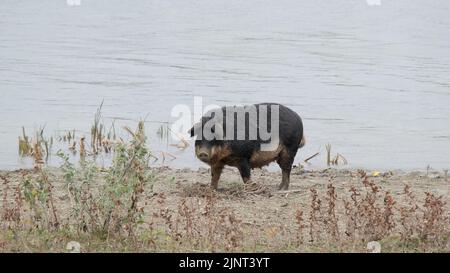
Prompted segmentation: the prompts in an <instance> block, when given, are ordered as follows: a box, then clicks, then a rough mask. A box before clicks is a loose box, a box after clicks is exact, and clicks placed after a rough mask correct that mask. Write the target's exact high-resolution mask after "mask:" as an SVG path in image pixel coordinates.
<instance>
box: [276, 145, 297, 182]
mask: <svg viewBox="0 0 450 273" xmlns="http://www.w3.org/2000/svg"><path fill="white" fill-rule="evenodd" d="M294 158H295V153H292V152H290V151H289V150H288V149H286V148H284V149H282V150H281V152H280V155H279V157H278V160H277V163H278V165H279V166H280V168H281V172H282V178H281V184H280V186H278V189H279V190H287V189H289V182H290V176H291V170H292V164H293V163H294Z"/></svg>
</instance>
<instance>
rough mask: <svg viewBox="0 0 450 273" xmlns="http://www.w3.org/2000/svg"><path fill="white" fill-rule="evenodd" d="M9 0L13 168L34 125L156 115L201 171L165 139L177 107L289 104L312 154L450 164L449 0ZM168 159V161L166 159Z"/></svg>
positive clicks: (160, 143) (4, 109) (7, 136)
mask: <svg viewBox="0 0 450 273" xmlns="http://www.w3.org/2000/svg"><path fill="white" fill-rule="evenodd" d="M76 2H77V1H74V0H71V1H66V0H40V1H35V0H22V1H17V0H2V2H1V4H0V139H1V144H0V169H14V168H19V167H26V166H29V164H30V162H29V160H22V159H20V158H19V156H18V144H17V142H18V141H17V139H18V136H19V135H20V134H21V127H22V126H25V128H26V129H27V130H28V132H29V133H30V134H32V132H33V131H34V130H35V129H37V128H39V127H40V126H43V125H45V126H46V127H45V128H46V129H45V130H46V132H47V133H48V134H49V135H54V136H57V135H58V134H59V133H60V132H64V131H65V130H72V129H77V130H80V132H79V134H83V132H84V133H86V134H88V132H89V128H90V126H91V124H92V120H93V116H94V113H95V111H96V108H97V107H98V106H99V104H100V103H101V101H102V100H104V106H103V116H104V123H105V124H108V123H110V122H112V120H116V121H115V122H116V127H117V128H119V127H120V126H122V125H124V124H136V122H137V121H138V120H139V119H140V118H144V117H146V120H147V121H148V122H147V127H146V128H147V131H148V132H147V133H148V135H149V136H150V147H151V148H152V149H153V150H154V151H155V153H159V151H167V152H170V153H172V154H174V155H175V156H177V159H175V160H173V161H171V162H168V161H166V162H165V164H169V165H171V166H175V167H191V168H196V167H199V166H201V163H200V162H199V161H198V160H196V159H195V158H194V155H193V152H192V147H190V148H188V149H187V150H185V151H178V150H177V148H175V147H172V146H170V145H169V144H170V143H175V142H176V141H174V140H171V139H170V140H169V141H167V140H165V139H162V140H161V139H159V138H158V136H156V134H155V131H156V129H157V128H158V127H159V126H161V122H173V121H175V120H176V118H174V117H171V109H172V108H173V107H174V106H175V105H178V104H185V105H188V106H190V107H193V104H194V96H198V97H201V98H202V99H203V103H204V104H218V105H231V104H248V103H256V102H279V103H283V104H286V105H287V106H289V107H291V108H292V109H293V110H295V111H296V112H298V113H299V114H300V115H301V116H302V118H303V121H304V127H305V134H306V136H307V141H308V142H307V145H306V146H305V148H304V149H302V150H301V152H300V153H299V155H298V156H297V158H296V162H301V161H302V160H303V159H305V158H306V157H308V156H310V155H312V154H314V153H315V152H320V153H321V154H320V155H319V156H318V157H316V158H314V159H313V160H311V163H312V164H313V166H322V165H323V164H324V163H325V159H324V158H325V145H326V144H327V143H330V144H331V145H332V149H333V150H332V152H333V153H336V152H338V153H340V154H342V155H344V156H345V157H346V159H347V160H348V162H349V166H351V167H366V168H380V169H388V168H404V169H424V168H426V167H427V166H428V165H430V166H431V167H433V168H436V169H440V168H449V167H450V153H449V151H450V127H449V124H450V16H449V15H450V2H449V1H446V0H442V1H439V0H433V1H415V0H389V1H387V0H381V2H380V3H381V4H380V5H369V4H368V2H374V3H376V2H377V1H374V0H371V1H366V0H348V1H331V0H328V1H325V0H307V1H299V0H290V1H287V0H280V1H266V0H260V1H258V0H246V1H240V0H227V1H218V0H192V1H175V0H174V1H170V0H160V1H153V0H146V1H144V0H133V1H121V0H81V1H80V5H69V4H68V3H71V4H73V3H76ZM156 164H161V161H159V162H157V163H156Z"/></svg>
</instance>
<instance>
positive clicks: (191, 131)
mask: <svg viewBox="0 0 450 273" xmlns="http://www.w3.org/2000/svg"><path fill="white" fill-rule="evenodd" d="M194 131H195V130H194V126H192V128H191V129H189V131H188V134H189V135H190V136H191V137H194V136H195V135H194Z"/></svg>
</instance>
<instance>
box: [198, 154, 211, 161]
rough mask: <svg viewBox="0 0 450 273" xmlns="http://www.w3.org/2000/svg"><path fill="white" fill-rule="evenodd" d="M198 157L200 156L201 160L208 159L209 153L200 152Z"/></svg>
mask: <svg viewBox="0 0 450 273" xmlns="http://www.w3.org/2000/svg"><path fill="white" fill-rule="evenodd" d="M198 158H200V159H201V160H208V159H209V155H208V154H207V153H199V154H198Z"/></svg>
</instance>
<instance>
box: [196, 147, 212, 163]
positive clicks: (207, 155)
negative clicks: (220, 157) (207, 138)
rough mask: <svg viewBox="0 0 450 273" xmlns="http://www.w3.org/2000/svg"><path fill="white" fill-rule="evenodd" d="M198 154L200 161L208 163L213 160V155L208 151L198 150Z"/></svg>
mask: <svg viewBox="0 0 450 273" xmlns="http://www.w3.org/2000/svg"><path fill="white" fill-rule="evenodd" d="M196 154H197V157H198V159H200V160H201V161H203V162H208V161H209V160H210V159H211V153H210V151H209V150H208V149H205V148H197V149H196Z"/></svg>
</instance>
